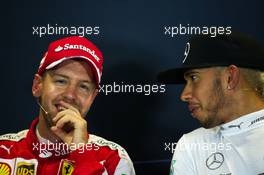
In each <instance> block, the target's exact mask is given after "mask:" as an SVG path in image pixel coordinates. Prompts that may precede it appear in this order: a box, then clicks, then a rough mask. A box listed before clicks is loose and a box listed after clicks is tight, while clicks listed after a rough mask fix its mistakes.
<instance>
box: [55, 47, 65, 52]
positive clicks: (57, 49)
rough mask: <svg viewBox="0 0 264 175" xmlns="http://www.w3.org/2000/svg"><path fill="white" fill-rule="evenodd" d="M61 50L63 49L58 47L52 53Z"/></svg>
mask: <svg viewBox="0 0 264 175" xmlns="http://www.w3.org/2000/svg"><path fill="white" fill-rule="evenodd" d="M62 50H63V47H61V46H58V47H57V48H56V49H55V50H54V51H55V52H59V51H62Z"/></svg>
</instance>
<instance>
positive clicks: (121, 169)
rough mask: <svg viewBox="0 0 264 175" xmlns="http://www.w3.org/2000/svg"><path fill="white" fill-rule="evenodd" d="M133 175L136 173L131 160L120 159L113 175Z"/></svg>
mask: <svg viewBox="0 0 264 175" xmlns="http://www.w3.org/2000/svg"><path fill="white" fill-rule="evenodd" d="M135 174H136V173H135V170H134V167H133V163H132V162H131V160H130V159H124V158H121V159H120V161H119V163H118V165H117V167H116V170H115V173H114V175H135Z"/></svg>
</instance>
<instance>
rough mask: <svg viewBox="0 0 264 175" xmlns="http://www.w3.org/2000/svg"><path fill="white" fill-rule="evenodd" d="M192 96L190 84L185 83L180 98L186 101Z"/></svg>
mask: <svg viewBox="0 0 264 175" xmlns="http://www.w3.org/2000/svg"><path fill="white" fill-rule="evenodd" d="M191 98H192V89H191V87H190V86H188V85H185V86H184V88H183V91H182V93H181V100H182V101H184V102H188V101H189V100H190V99H191Z"/></svg>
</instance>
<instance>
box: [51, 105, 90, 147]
mask: <svg viewBox="0 0 264 175" xmlns="http://www.w3.org/2000/svg"><path fill="white" fill-rule="evenodd" d="M61 105H62V106H63V107H64V108H65V110H63V111H61V112H59V113H58V114H57V115H56V116H55V117H54V118H53V119H52V120H53V122H54V123H55V126H52V127H51V131H53V132H54V133H55V134H56V135H57V136H58V137H59V138H60V139H61V140H62V141H63V142H64V143H66V144H68V145H70V144H76V145H75V146H77V145H78V144H80V143H82V144H86V143H87V141H88V134H87V122H86V120H85V119H84V118H83V117H82V116H81V114H80V112H79V111H78V109H76V108H74V107H73V106H71V105H70V104H68V103H65V102H62V103H61Z"/></svg>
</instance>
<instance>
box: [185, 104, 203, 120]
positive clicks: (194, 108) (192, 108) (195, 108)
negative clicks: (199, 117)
mask: <svg viewBox="0 0 264 175" xmlns="http://www.w3.org/2000/svg"><path fill="white" fill-rule="evenodd" d="M188 108H189V111H190V112H191V115H192V116H193V117H195V113H197V111H198V110H199V109H200V106H199V105H197V104H190V105H189V106H188Z"/></svg>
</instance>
